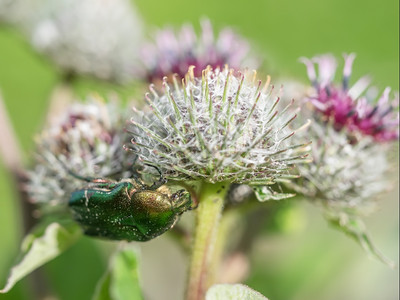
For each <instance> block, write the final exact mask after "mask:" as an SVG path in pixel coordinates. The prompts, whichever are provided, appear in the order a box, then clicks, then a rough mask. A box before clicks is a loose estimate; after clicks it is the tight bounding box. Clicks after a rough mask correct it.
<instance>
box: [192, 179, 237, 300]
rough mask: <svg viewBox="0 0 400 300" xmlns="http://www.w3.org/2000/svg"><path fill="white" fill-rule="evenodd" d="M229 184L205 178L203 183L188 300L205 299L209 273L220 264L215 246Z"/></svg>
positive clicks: (197, 210) (208, 284)
mask: <svg viewBox="0 0 400 300" xmlns="http://www.w3.org/2000/svg"><path fill="white" fill-rule="evenodd" d="M228 187H229V184H227V183H216V184H210V183H206V182H203V183H202V185H201V188H200V193H199V199H198V200H199V206H198V208H197V209H196V212H197V216H196V228H195V235H194V241H193V248H192V257H191V261H190V267H189V278H188V284H187V289H186V299H187V300H202V299H204V297H205V294H206V291H207V289H208V288H209V286H210V285H211V284H212V283H213V282H211V281H210V280H209V275H211V274H214V273H215V272H213V271H212V270H211V269H212V268H217V267H218V266H215V265H212V262H213V258H214V252H215V251H218V250H217V249H216V247H215V246H216V240H217V235H218V225H219V221H220V218H221V213H222V209H223V206H224V198H225V195H226V193H227V191H228Z"/></svg>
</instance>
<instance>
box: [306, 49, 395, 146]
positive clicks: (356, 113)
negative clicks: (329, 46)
mask: <svg viewBox="0 0 400 300" xmlns="http://www.w3.org/2000/svg"><path fill="white" fill-rule="evenodd" d="M354 59H355V54H354V53H352V54H349V55H344V68H343V80H342V85H341V86H337V85H335V84H334V82H333V80H334V76H335V72H336V67H337V64H336V60H335V58H334V57H333V56H332V55H329V54H328V55H322V56H316V57H313V58H312V59H308V58H304V57H303V58H301V59H300V61H301V62H303V63H304V64H305V65H306V67H307V74H308V77H309V78H310V80H311V82H312V84H313V86H314V88H315V90H316V94H315V95H313V96H311V97H310V99H309V100H310V102H311V103H312V104H313V105H314V107H315V108H316V110H317V111H319V112H320V113H322V115H323V116H324V117H325V118H326V120H329V121H331V122H332V123H333V126H334V128H335V129H336V130H341V129H346V130H348V131H349V132H351V133H352V134H357V133H359V134H362V135H367V136H371V137H373V138H374V139H375V140H376V141H378V142H387V141H392V140H396V139H398V137H399V131H398V126H399V112H398V106H399V95H398V93H396V95H395V96H394V98H393V99H390V95H389V94H390V88H386V89H385V91H384V92H383V94H382V96H381V98H380V99H379V100H378V101H376V100H375V99H374V98H371V97H369V95H368V94H369V93H368V92H366V90H367V88H368V86H369V83H370V80H369V78H368V77H362V78H360V79H359V80H358V81H357V82H356V83H355V84H354V85H353V86H352V87H350V88H349V79H350V75H351V71H352V65H353V61H354ZM315 64H316V65H318V77H317V74H316V71H315V66H314V65H315Z"/></svg>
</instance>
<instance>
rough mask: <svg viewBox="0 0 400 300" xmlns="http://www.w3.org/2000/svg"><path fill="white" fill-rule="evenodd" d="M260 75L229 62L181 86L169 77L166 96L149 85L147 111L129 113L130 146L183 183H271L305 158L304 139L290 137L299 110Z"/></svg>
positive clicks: (165, 83)
mask: <svg viewBox="0 0 400 300" xmlns="http://www.w3.org/2000/svg"><path fill="white" fill-rule="evenodd" d="M255 75H256V74H255V72H253V73H251V72H245V73H243V74H242V73H240V72H234V71H233V70H229V69H228V68H227V67H226V68H225V69H223V70H220V69H219V68H217V69H215V70H212V69H211V68H207V69H205V70H204V71H203V72H202V77H201V78H196V77H194V74H193V69H190V70H189V73H188V74H187V76H186V78H185V79H184V80H182V85H180V84H179V83H178V81H177V80H176V77H174V88H171V87H170V86H169V84H168V83H167V82H166V80H165V81H164V92H163V94H161V95H159V94H158V93H157V92H156V91H155V90H154V89H153V88H152V87H151V88H150V90H151V95H150V94H149V95H147V97H146V98H147V101H148V103H149V106H148V107H147V111H145V112H138V111H135V113H134V116H133V117H132V118H131V122H132V126H131V127H130V129H128V130H129V131H130V132H131V133H132V145H131V149H132V151H133V152H135V153H137V155H138V157H139V159H140V160H142V161H143V162H145V163H148V164H152V165H156V166H157V167H158V168H160V169H161V170H162V172H163V174H164V176H165V177H166V178H168V179H172V180H178V181H186V180H204V181H207V182H210V183H215V182H225V181H228V182H235V183H246V184H249V185H254V184H259V185H267V184H272V183H274V182H275V181H276V180H278V179H280V178H285V177H288V176H291V175H290V174H289V173H290V172H289V170H290V168H291V166H292V165H293V164H294V163H296V162H301V161H303V160H304V156H305V154H304V151H305V149H304V147H303V146H304V142H303V143H299V144H298V145H295V144H294V143H293V140H292V139H291V136H292V135H293V131H292V130H291V129H290V128H289V124H290V123H291V121H292V120H293V119H294V118H295V114H293V113H288V112H287V110H288V107H286V108H281V107H280V105H279V97H277V96H276V92H275V90H274V88H273V86H270V85H269V78H268V81H267V83H266V84H265V85H262V83H261V81H256V76H255ZM291 105H292V103H291V104H289V106H291Z"/></svg>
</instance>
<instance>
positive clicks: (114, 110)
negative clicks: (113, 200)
mask: <svg viewBox="0 0 400 300" xmlns="http://www.w3.org/2000/svg"><path fill="white" fill-rule="evenodd" d="M52 119H53V120H55V121H52V122H50V124H47V125H46V126H45V128H44V129H43V131H42V132H41V133H40V134H39V135H38V136H37V138H36V153H35V162H34V166H33V168H32V169H31V170H30V171H28V177H29V181H28V183H27V186H26V190H27V192H28V194H29V196H30V199H31V200H32V202H34V203H37V204H42V205H45V206H47V205H51V206H54V205H58V204H66V203H67V201H68V199H69V197H70V195H71V193H72V192H73V191H74V190H76V189H80V188H82V185H83V184H85V183H84V182H83V181H82V180H81V179H78V178H76V177H74V176H71V174H70V172H73V173H75V174H77V175H79V176H80V177H83V178H84V177H91V178H92V177H95V178H110V179H114V180H119V179H121V178H122V177H127V176H130V174H131V170H132V168H131V166H132V163H133V161H134V156H133V155H132V154H130V153H127V152H126V151H125V150H124V149H123V144H124V143H125V142H126V141H125V137H126V135H125V134H124V131H123V128H124V125H125V120H124V114H123V110H122V108H121V107H120V103H118V102H108V103H107V102H105V101H104V100H103V99H101V98H98V97H95V96H92V97H91V98H89V99H88V100H87V101H86V102H73V103H70V104H68V105H67V107H66V108H65V110H64V111H63V112H62V113H61V114H60V115H59V116H58V117H57V118H55V117H54V116H52ZM128 157H129V158H128Z"/></svg>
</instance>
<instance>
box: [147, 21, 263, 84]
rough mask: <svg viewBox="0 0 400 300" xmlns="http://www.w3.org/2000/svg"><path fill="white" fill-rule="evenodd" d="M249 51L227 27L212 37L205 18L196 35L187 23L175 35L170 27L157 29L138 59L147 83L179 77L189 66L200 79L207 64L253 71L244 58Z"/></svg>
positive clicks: (250, 63) (247, 45)
mask: <svg viewBox="0 0 400 300" xmlns="http://www.w3.org/2000/svg"><path fill="white" fill-rule="evenodd" d="M249 50H250V45H249V43H248V42H247V41H246V40H245V39H244V38H242V37H241V36H239V35H238V34H236V33H235V32H234V31H233V30H232V29H231V28H229V27H228V28H225V29H223V30H222V31H221V32H220V33H219V35H218V37H217V38H214V33H213V28H212V25H211V23H210V21H209V20H208V19H205V20H202V22H201V33H200V35H199V36H197V35H196V33H195V32H194V30H193V27H192V26H191V25H189V24H186V25H183V26H182V27H181V29H180V30H179V31H178V32H177V31H175V30H173V29H171V28H166V29H162V30H159V31H158V32H157V33H156V36H155V39H154V42H152V43H148V44H146V45H145V46H144V47H143V49H142V56H141V57H142V61H143V64H144V67H145V69H146V72H145V73H146V77H147V79H148V81H150V82H154V81H157V80H162V78H163V77H164V76H168V75H172V74H174V73H176V74H178V75H179V77H181V78H183V77H184V76H185V74H186V73H187V70H188V68H189V66H195V69H194V75H195V76H200V77H201V71H202V70H203V69H205V68H206V67H207V66H208V65H210V66H211V67H212V68H213V69H215V68H217V67H220V68H222V67H224V66H225V65H226V64H228V65H229V66H230V67H231V68H242V67H252V68H256V67H257V65H258V64H257V63H255V62H254V61H251V60H249V59H248V57H247V56H248V53H249Z"/></svg>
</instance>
